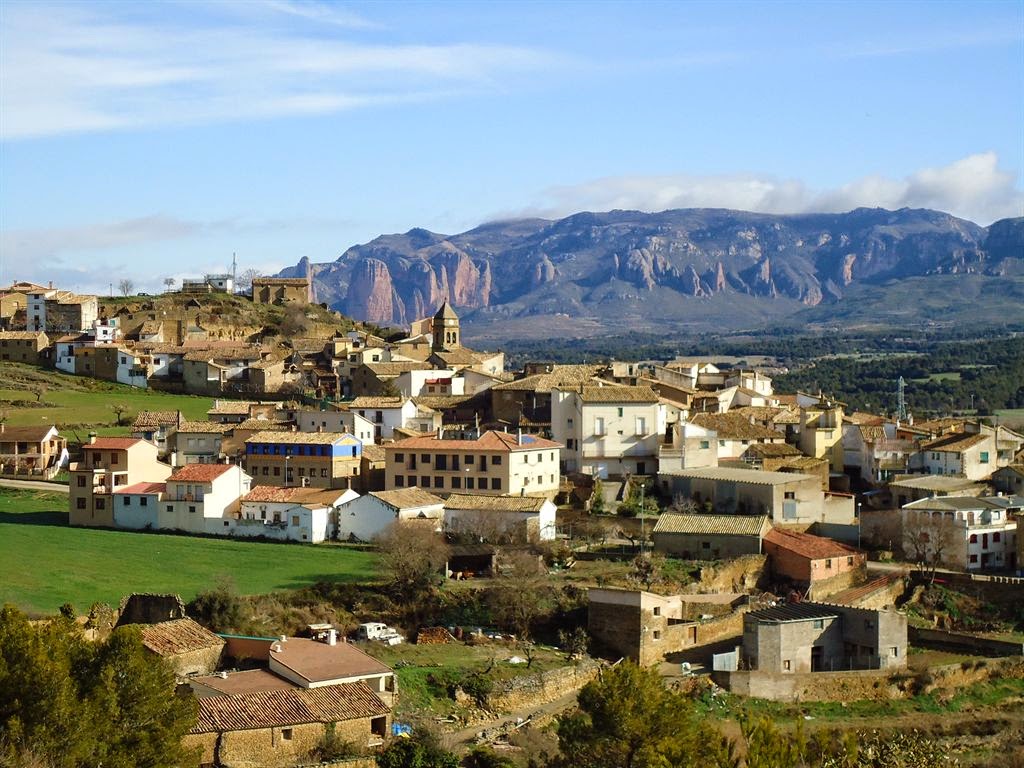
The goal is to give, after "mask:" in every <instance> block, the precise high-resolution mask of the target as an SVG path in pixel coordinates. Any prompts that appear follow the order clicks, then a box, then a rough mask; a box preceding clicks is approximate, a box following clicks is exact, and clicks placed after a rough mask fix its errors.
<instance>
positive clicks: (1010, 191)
mask: <svg viewBox="0 0 1024 768" xmlns="http://www.w3.org/2000/svg"><path fill="white" fill-rule="evenodd" d="M861 206H865V207H872V208H874V207H878V208H890V209H896V208H934V209H937V210H940V211H946V212H948V213H952V214H953V215H955V216H959V217H962V218H965V219H969V220H971V221H976V222H978V223H981V224H989V223H991V222H992V221H995V220H996V219H1001V218H1006V217H1011V216H1024V192H1022V191H1021V189H1020V188H1019V187H1018V186H1017V184H1016V177H1015V175H1014V174H1013V173H1011V172H1009V171H1005V170H1001V169H1000V168H999V163H998V157H997V156H996V154H995V153H994V152H984V153H980V154H976V155H968V156H967V157H965V158H962V159H961V160H957V161H955V162H953V163H950V164H949V165H944V166H941V167H939V168H925V169H922V170H920V171H917V172H915V173H913V174H911V175H909V176H906V177H904V178H901V179H899V178H887V177H883V176H867V177H864V178H861V179H857V180H855V181H852V182H850V183H848V184H844V185H842V186H840V187H837V188H835V189H825V190H816V189H813V188H811V187H809V186H808V185H807V184H805V183H804V182H802V181H800V180H797V179H778V178H774V177H772V176H757V175H753V174H749V175H718V176H696V175H687V174H676V175H665V176H616V177H608V178H602V179H595V180H592V181H587V182H584V183H581V184H575V185H571V186H559V187H552V188H550V189H548V190H545V191H544V192H543V193H542V195H541V201H540V202H539V203H538V204H537V205H535V206H533V207H531V208H530V209H528V210H527V211H520V212H518V214H517V215H540V216H548V217H556V216H564V215H567V214H570V213H575V212H577V211H583V210H589V211H607V210H612V209H615V208H621V209H630V210H641V211H663V210H666V209H669V208H732V209H736V210H744V211H758V212H761V213H806V212H840V211H849V210H851V209H853V208H858V207H861ZM503 218H507V216H503Z"/></svg>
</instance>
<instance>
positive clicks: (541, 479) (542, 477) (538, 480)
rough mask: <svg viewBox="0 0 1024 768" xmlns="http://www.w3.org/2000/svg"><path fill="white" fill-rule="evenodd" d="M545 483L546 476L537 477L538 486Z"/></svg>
mask: <svg viewBox="0 0 1024 768" xmlns="http://www.w3.org/2000/svg"><path fill="white" fill-rule="evenodd" d="M543 482H544V475H537V485H540V484H541V483H543Z"/></svg>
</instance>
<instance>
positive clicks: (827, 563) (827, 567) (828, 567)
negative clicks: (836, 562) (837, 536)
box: [825, 559, 832, 571]
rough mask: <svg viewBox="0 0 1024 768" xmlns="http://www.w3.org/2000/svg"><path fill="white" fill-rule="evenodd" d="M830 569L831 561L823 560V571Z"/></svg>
mask: <svg viewBox="0 0 1024 768" xmlns="http://www.w3.org/2000/svg"><path fill="white" fill-rule="evenodd" d="M831 568H832V560H831V559H827V560H825V570H826V571H827V570H830V569H831Z"/></svg>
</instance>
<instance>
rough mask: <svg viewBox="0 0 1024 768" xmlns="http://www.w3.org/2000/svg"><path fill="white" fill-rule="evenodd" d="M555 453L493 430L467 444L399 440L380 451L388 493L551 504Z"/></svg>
mask: <svg viewBox="0 0 1024 768" xmlns="http://www.w3.org/2000/svg"><path fill="white" fill-rule="evenodd" d="M560 449H561V446H560V445H559V444H558V443H555V442H552V441H551V440H545V439H544V438H542V437H536V436H534V435H524V434H521V433H520V434H518V435H513V434H509V433H507V432H496V431H493V430H492V431H488V432H485V433H484V434H482V435H481V436H480V437H478V438H475V439H467V440H451V439H442V437H441V435H440V433H438V434H436V435H430V436H425V437H413V438H409V439H406V440H399V441H398V442H394V443H390V444H388V445H386V446H384V450H385V451H386V453H387V487H388V488H389V489H393V488H412V487H414V486H419V487H420V488H423V489H429V490H431V491H433V492H435V493H438V494H444V495H447V494H448V493H453V492H457V493H481V494H490V495H496V494H503V495H530V496H544V497H547V498H552V497H554V496H555V494H557V493H558V489H559V479H560V473H559V451H560Z"/></svg>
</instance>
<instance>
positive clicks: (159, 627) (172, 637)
mask: <svg viewBox="0 0 1024 768" xmlns="http://www.w3.org/2000/svg"><path fill="white" fill-rule="evenodd" d="M140 629H141V630H142V645H143V647H144V648H145V649H146V650H147V651H150V652H151V653H154V654H156V655H157V656H160V657H162V658H163V659H165V660H166V661H167V662H168V663H169V664H170V665H171V667H172V668H173V669H174V674H175V675H177V676H178V677H179V678H181V677H189V676H191V675H208V674H210V673H211V672H213V671H214V670H215V669H216V668H217V665H218V664H219V663H220V657H221V653H222V652H223V650H224V639H223V638H221V637H218V636H217V635H215V634H213V632H211V631H210V630H208V629H207V628H206V627H204V626H202V625H201V624H198V623H196V622H195V621H193V620H192V619H190V618H188V617H185V618H182V619H172V620H171V621H161V622H159V623H157V624H145V625H143V626H141V627H140Z"/></svg>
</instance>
